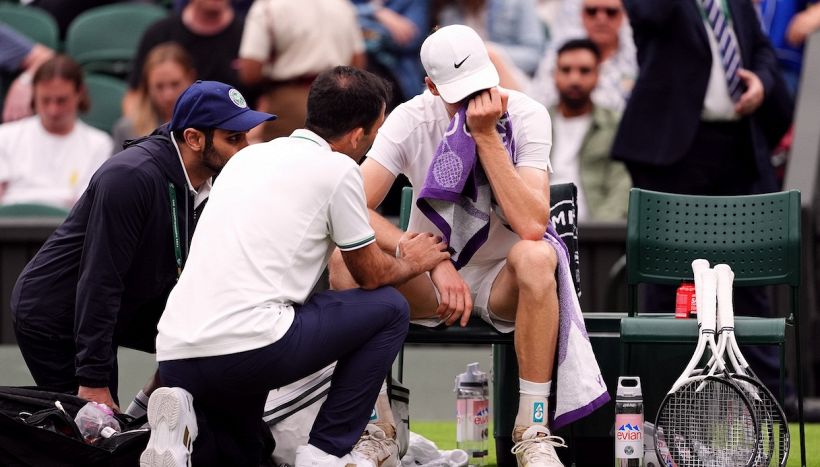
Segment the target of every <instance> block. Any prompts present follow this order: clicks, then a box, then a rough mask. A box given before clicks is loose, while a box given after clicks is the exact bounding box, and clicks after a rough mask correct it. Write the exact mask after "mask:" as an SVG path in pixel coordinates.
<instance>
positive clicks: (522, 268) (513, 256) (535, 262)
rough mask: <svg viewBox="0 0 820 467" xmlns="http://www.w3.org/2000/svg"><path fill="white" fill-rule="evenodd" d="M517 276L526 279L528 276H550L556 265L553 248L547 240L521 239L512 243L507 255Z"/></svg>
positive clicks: (556, 260)
mask: <svg viewBox="0 0 820 467" xmlns="http://www.w3.org/2000/svg"><path fill="white" fill-rule="evenodd" d="M507 261H508V263H509V264H510V266H512V268H513V270H514V271H515V274H516V276H517V277H519V278H520V279H521V280H525V281H526V280H528V279H529V278H530V277H532V278H539V279H541V280H543V279H544V278H545V277H550V278H552V277H553V276H554V275H555V268H556V266H557V265H558V257H557V256H556V253H555V249H554V248H553V247H552V245H550V244H549V243H547V242H544V241H532V240H521V241H520V242H518V243H516V244H515V245H513V247H512V248H511V249H510V253H509V254H508V255H507Z"/></svg>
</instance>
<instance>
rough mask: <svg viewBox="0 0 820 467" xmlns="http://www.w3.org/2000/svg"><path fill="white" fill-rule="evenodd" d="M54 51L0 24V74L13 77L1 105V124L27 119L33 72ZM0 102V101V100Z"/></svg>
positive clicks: (29, 108) (30, 110)
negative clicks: (2, 122) (15, 75)
mask: <svg viewBox="0 0 820 467" xmlns="http://www.w3.org/2000/svg"><path fill="white" fill-rule="evenodd" d="M53 56H54V51H53V50H51V49H49V48H48V47H46V46H44V45H42V44H35V43H34V42H32V41H31V40H30V39H29V38H28V37H26V36H24V35H23V34H20V33H19V32H17V31H16V30H15V29H13V28H11V27H10V26H7V25H5V24H3V23H2V22H0V72H2V73H3V74H4V75H8V76H14V74H16V73H17V72H20V74H19V75H18V76H17V78H15V79H14V81H13V82H12V83H11V85H10V86H9V89H8V91H7V93H6V97H5V102H4V104H3V121H4V122H10V121H12V120H17V119H20V118H23V117H28V116H29V115H31V113H32V111H33V109H32V107H31V80H32V77H34V72H35V71H37V68H38V67H39V66H40V65H42V64H43V63H44V62H45V61H46V60H48V59H50V58H51V57H53ZM0 100H2V99H1V98H0Z"/></svg>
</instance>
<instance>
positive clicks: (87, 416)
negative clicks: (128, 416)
mask: <svg viewBox="0 0 820 467" xmlns="http://www.w3.org/2000/svg"><path fill="white" fill-rule="evenodd" d="M74 423H76V424H77V428H79V429H80V434H82V435H83V439H85V442H86V443H89V444H94V443H96V442H97V440H98V439H99V438H100V437H103V438H110V437H111V436H112V435H113V434H114V433H116V432H118V431H120V429H121V428H120V422H118V421H117V419H116V418H115V417H114V411H112V410H111V409H110V408H109V407H108V406H107V405H105V404H98V403H96V402H88V403H87V404H85V405H84V406H82V408H80V410H79V412H77V416H76V417H75V418H74Z"/></svg>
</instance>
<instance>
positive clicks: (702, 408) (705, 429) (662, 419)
mask: <svg viewBox="0 0 820 467" xmlns="http://www.w3.org/2000/svg"><path fill="white" fill-rule="evenodd" d="M759 436H760V427H759V425H758V421H757V417H756V415H755V411H754V408H753V406H752V404H751V402H750V401H749V399H748V398H747V397H746V394H745V393H744V391H743V390H741V389H740V388H738V386H737V385H736V384H734V383H733V382H732V381H730V380H728V379H725V378H720V377H715V376H698V377H694V378H689V379H687V380H686V381H684V382H683V384H681V385H680V387H678V388H677V389H676V390H675V391H673V392H670V393H669V394H667V395H666V397H665V398H664V400H663V402H662V403H661V405H660V408H659V409H658V414H657V416H656V418H655V449H656V453H657V455H658V458H659V459H660V460H661V462H663V463H665V464H667V465H669V461H671V462H673V464H672V465H676V466H677V467H695V466H697V467H704V466H727V465H732V466H752V465H754V462H755V460H756V459H757V455H758V450H759V442H758V440H759Z"/></svg>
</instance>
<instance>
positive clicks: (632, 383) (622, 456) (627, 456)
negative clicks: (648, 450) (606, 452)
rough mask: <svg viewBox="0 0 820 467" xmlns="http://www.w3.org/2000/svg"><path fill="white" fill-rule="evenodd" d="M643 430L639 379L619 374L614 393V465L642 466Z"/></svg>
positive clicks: (618, 466)
mask: <svg viewBox="0 0 820 467" xmlns="http://www.w3.org/2000/svg"><path fill="white" fill-rule="evenodd" d="M643 431H644V425H643V395H642V394H641V379H640V378H639V377H637V376H621V377H620V378H618V390H617V392H616V393H615V466H616V467H643V465H644V464H643V461H644V456H643V449H644V446H643V442H644V439H643Z"/></svg>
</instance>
